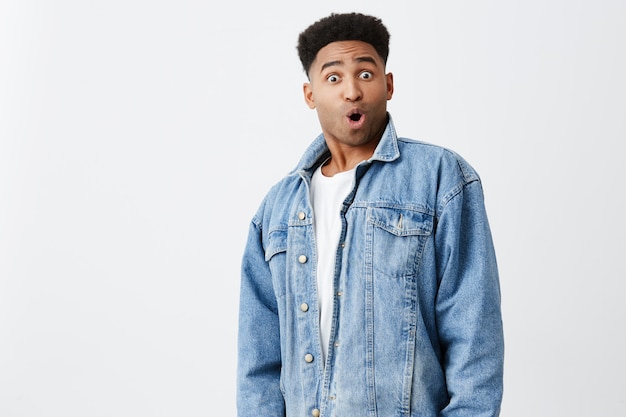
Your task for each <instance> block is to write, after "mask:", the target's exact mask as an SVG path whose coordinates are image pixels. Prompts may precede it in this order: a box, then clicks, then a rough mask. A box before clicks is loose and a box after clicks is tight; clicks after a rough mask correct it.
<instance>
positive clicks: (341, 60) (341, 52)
mask: <svg viewBox="0 0 626 417" xmlns="http://www.w3.org/2000/svg"><path fill="white" fill-rule="evenodd" d="M364 57H369V58H372V59H373V60H374V61H375V62H376V65H383V61H382V59H381V58H380V56H378V53H377V52H376V49H375V48H374V47H373V46H372V45H370V44H369V43H367V42H362V41H337V42H331V43H329V44H328V45H326V46H324V47H323V48H322V49H320V50H319V51H318V52H317V55H316V57H315V61H313V64H312V65H311V67H312V68H316V69H317V70H319V69H321V68H322V67H323V66H324V65H326V64H328V63H329V62H333V63H336V64H338V65H345V64H350V63H353V62H357V61H359V59H360V58H364Z"/></svg>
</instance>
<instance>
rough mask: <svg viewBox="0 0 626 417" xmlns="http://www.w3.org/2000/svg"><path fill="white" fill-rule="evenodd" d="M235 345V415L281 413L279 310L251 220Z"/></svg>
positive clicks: (274, 416)
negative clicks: (236, 348) (236, 353)
mask: <svg viewBox="0 0 626 417" xmlns="http://www.w3.org/2000/svg"><path fill="white" fill-rule="evenodd" d="M238 344H239V346H238V364H237V367H238V369H237V415H238V416H239V417H247V416H250V417H252V416H255V417H256V416H272V417H279V416H284V415H285V406H284V400H283V396H282V393H281V390H280V369H281V357H280V331H279V322H278V309H277V305H276V298H275V296H274V289H273V286H272V276H271V273H270V270H269V266H268V264H267V262H266V261H265V254H264V250H263V246H262V243H261V230H260V225H257V224H255V223H254V222H253V223H252V224H251V225H250V232H249V236H248V241H247V245H246V249H245V252H244V256H243V262H242V268H241V288H240V300H239V340H238Z"/></svg>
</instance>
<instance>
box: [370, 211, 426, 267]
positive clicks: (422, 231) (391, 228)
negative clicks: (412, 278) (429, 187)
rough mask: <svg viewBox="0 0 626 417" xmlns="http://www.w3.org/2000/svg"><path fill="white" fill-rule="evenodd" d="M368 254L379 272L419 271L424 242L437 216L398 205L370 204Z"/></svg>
mask: <svg viewBox="0 0 626 417" xmlns="http://www.w3.org/2000/svg"><path fill="white" fill-rule="evenodd" d="M367 223H368V227H367V239H368V248H369V249H370V250H371V253H369V254H368V255H369V256H368V258H367V259H369V260H371V262H372V265H371V268H372V270H373V271H374V273H375V275H382V276H386V277H405V276H409V275H415V274H416V273H417V268H418V266H419V261H420V259H421V255H422V252H423V250H424V245H425V244H426V241H427V239H428V237H429V236H430V234H431V233H432V230H433V217H432V216H431V215H430V214H427V213H423V212H421V211H416V210H411V209H405V208H396V207H370V208H368V212H367Z"/></svg>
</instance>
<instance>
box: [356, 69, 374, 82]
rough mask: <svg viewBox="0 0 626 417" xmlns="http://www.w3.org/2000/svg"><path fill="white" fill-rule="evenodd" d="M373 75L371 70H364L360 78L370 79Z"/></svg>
mask: <svg viewBox="0 0 626 417" xmlns="http://www.w3.org/2000/svg"><path fill="white" fill-rule="evenodd" d="M372 77H373V74H372V73H371V72H369V71H363V72H362V73H360V74H359V78H361V79H362V80H369V79H370V78H372Z"/></svg>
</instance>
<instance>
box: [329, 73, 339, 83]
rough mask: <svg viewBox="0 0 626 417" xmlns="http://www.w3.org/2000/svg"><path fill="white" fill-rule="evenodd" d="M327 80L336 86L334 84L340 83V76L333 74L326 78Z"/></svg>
mask: <svg viewBox="0 0 626 417" xmlns="http://www.w3.org/2000/svg"><path fill="white" fill-rule="evenodd" d="M326 80H327V81H328V82H329V83H333V84H334V83H336V82H338V81H339V76H338V75H337V74H331V75H329V76H328V77H326Z"/></svg>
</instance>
